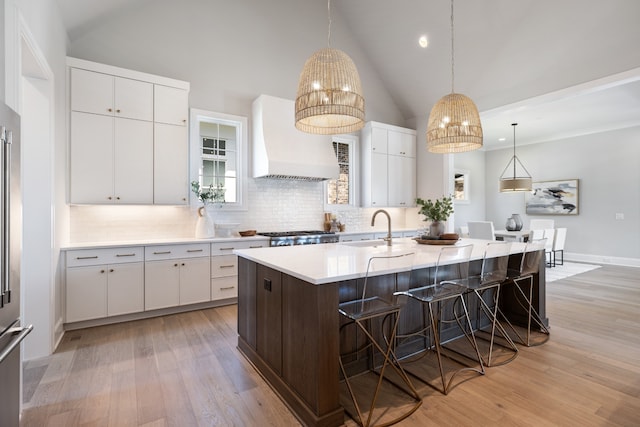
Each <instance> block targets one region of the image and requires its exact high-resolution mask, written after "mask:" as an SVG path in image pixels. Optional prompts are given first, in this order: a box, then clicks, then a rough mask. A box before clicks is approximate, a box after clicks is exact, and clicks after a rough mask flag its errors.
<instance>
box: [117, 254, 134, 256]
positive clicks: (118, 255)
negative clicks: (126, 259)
mask: <svg viewBox="0 0 640 427" xmlns="http://www.w3.org/2000/svg"><path fill="white" fill-rule="evenodd" d="M116 256H117V257H121V256H136V254H116Z"/></svg>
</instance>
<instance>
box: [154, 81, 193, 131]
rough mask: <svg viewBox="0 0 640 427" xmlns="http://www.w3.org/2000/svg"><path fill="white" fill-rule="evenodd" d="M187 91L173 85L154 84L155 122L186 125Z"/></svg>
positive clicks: (187, 110)
mask: <svg viewBox="0 0 640 427" xmlns="http://www.w3.org/2000/svg"><path fill="white" fill-rule="evenodd" d="M188 114H189V92H187V91H186V90H184V89H178V88H175V87H168V86H161V85H154V118H153V120H154V121H155V122H157V123H166V124H170V125H178V126H186V125H187V119H188V116H187V115H188Z"/></svg>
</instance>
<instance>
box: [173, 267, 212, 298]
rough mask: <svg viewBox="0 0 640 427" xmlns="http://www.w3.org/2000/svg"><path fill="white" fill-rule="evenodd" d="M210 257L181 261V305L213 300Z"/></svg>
mask: <svg viewBox="0 0 640 427" xmlns="http://www.w3.org/2000/svg"><path fill="white" fill-rule="evenodd" d="M209 273H210V267H209V257H206V258H204V257H201V258H190V259H182V260H180V305H185V304H194V303H196V302H205V301H210V300H211V279H210V274H209Z"/></svg>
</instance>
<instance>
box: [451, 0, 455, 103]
mask: <svg viewBox="0 0 640 427" xmlns="http://www.w3.org/2000/svg"><path fill="white" fill-rule="evenodd" d="M453 57H454V51H453V0H451V93H455V92H454V89H453V79H454V72H453V69H454V67H453V65H454V62H453Z"/></svg>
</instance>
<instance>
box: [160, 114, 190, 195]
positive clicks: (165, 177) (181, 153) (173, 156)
mask: <svg viewBox="0 0 640 427" xmlns="http://www.w3.org/2000/svg"><path fill="white" fill-rule="evenodd" d="M154 134H155V140H154V150H153V158H154V168H153V198H154V203H156V204H165V205H184V204H186V203H187V200H188V197H187V196H188V194H187V192H188V190H189V172H188V159H187V153H188V152H189V146H188V140H187V128H186V127H183V126H174V125H166V124H162V123H155V124H154Z"/></svg>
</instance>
